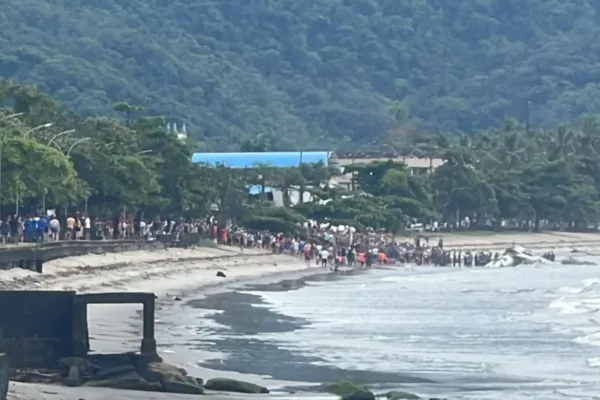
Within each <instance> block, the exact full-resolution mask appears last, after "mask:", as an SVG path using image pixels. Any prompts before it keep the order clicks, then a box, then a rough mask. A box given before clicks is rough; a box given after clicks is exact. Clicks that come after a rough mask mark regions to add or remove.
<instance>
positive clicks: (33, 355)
mask: <svg viewBox="0 0 600 400" xmlns="http://www.w3.org/2000/svg"><path fill="white" fill-rule="evenodd" d="M128 303H137V304H143V306H144V311H143V315H144V331H143V332H144V337H143V338H142V342H141V353H142V354H144V355H155V354H156V340H155V339H154V308H155V305H154V293H129V292H125V293H91V294H77V293H75V292H72V291H45V290H43V291H42V290H9V291H0V304H4V305H9V306H7V307H0V353H6V354H7V356H8V358H9V360H10V363H11V367H13V368H54V367H56V366H57V365H59V361H60V360H61V359H63V358H68V357H85V356H86V355H87V353H88V351H89V334H88V323H87V305H88V304H128Z"/></svg>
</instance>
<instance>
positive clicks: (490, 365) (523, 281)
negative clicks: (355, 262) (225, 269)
mask: <svg viewBox="0 0 600 400" xmlns="http://www.w3.org/2000/svg"><path fill="white" fill-rule="evenodd" d="M592 260H593V258H592ZM599 284H600V270H599V269H598V268H597V267H593V266H577V267H572V268H569V267H565V266H562V265H558V264H545V265H544V266H543V267H535V266H522V267H521V268H500V269H471V268H461V269H458V268H429V267H422V268H399V269H398V270H385V271H381V270H373V271H369V272H368V273H367V274H365V275H358V276H352V277H347V278H344V279H341V280H339V281H336V282H319V283H317V284H310V285H308V286H306V287H304V288H302V289H299V290H296V291H290V292H252V293H254V294H260V295H261V296H262V298H263V299H264V300H265V302H266V303H267V305H266V306H267V307H269V308H272V309H274V310H276V311H277V312H280V313H283V314H286V315H290V316H295V317H301V318H305V319H307V320H308V321H311V322H312V325H310V326H308V327H306V328H304V329H302V330H300V331H296V332H291V333H290V332H288V333H274V334H261V335H257V336H256V339H257V340H266V341H275V342H277V343H278V344H279V345H280V346H281V347H283V348H286V349H290V350H294V351H302V352H305V353H307V354H311V355H313V356H318V357H320V358H321V359H322V360H321V361H318V364H325V365H335V366H337V367H341V368H360V369H369V370H379V371H388V372H396V373H398V372H410V373H412V374H417V375H418V374H424V375H426V376H428V375H429V374H434V375H435V376H438V375H440V374H442V375H443V374H446V375H447V374H450V375H452V374H454V375H456V376H461V377H464V376H471V375H472V376H473V377H474V378H473V379H475V380H481V379H487V378H486V377H489V378H490V379H492V377H494V379H501V377H503V376H506V375H513V376H515V377H517V378H523V377H529V378H532V379H538V380H539V381H540V382H545V383H544V385H542V386H541V387H543V389H541V388H538V387H536V389H535V390H534V389H531V390H532V391H531V392H530V393H529V392H527V390H526V389H523V387H521V389H522V390H520V391H516V392H515V393H512V392H511V393H510V396H508V397H510V398H511V399H525V398H532V396H533V398H537V397H536V396H542V397H543V398H545V399H555V398H556V399H558V398H563V397H562V395H559V394H557V393H556V391H558V390H560V391H561V393H563V394H565V393H567V394H569V395H573V393H577V395H578V396H579V395H581V396H582V398H585V397H586V396H587V395H590V396H593V395H595V393H597V392H598V390H600V376H598V375H597V370H596V369H597V368H600V356H599V355H598V353H597V351H596V350H595V349H594V347H592V346H600V323H599V322H600V315H598V310H599V309H600V285H599ZM590 345H591V346H590ZM543 390H546V391H543ZM586 390H588V392H586ZM494 393H495V392H494V390H491V391H490V390H486V391H485V392H473V393H470V392H469V393H467V392H465V393H461V394H460V398H465V399H471V398H478V399H479V398H505V397H506V393H501V392H498V393H496V394H494ZM528 393H529V394H528ZM521 396H522V397H521ZM452 397H455V396H452Z"/></svg>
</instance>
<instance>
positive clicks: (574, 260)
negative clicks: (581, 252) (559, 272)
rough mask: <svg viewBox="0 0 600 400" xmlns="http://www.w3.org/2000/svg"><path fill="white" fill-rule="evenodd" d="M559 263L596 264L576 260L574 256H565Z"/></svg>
mask: <svg viewBox="0 0 600 400" xmlns="http://www.w3.org/2000/svg"><path fill="white" fill-rule="evenodd" d="M560 263H561V264H562V265H597V264H596V263H595V262H592V261H582V260H578V259H577V258H574V257H568V258H565V259H564V260H562V261H561V262H560Z"/></svg>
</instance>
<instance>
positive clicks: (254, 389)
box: [204, 378, 269, 394]
mask: <svg viewBox="0 0 600 400" xmlns="http://www.w3.org/2000/svg"><path fill="white" fill-rule="evenodd" d="M204 388H205V389H208V390H216V391H219V392H235V393H248V394H262V393H269V389H267V388H266V387H263V386H259V385H255V384H254V383H249V382H244V381H238V380H236V379H228V378H215V379H209V380H208V381H207V382H206V383H205V384H204Z"/></svg>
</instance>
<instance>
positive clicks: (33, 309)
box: [0, 290, 75, 368]
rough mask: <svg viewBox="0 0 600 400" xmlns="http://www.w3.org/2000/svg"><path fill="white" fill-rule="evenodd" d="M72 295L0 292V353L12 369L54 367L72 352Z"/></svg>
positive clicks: (19, 291)
mask: <svg viewBox="0 0 600 400" xmlns="http://www.w3.org/2000/svg"><path fill="white" fill-rule="evenodd" d="M74 299H75V292H68V291H21V290H10V291H0V304H2V307H0V353H5V354H6V355H7V356H8V359H9V360H10V363H11V366H12V367H15V368H19V367H30V368H44V367H47V366H49V365H55V364H56V363H57V362H58V360H60V359H61V358H64V357H68V356H70V355H71V354H72V351H73V302H74Z"/></svg>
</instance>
